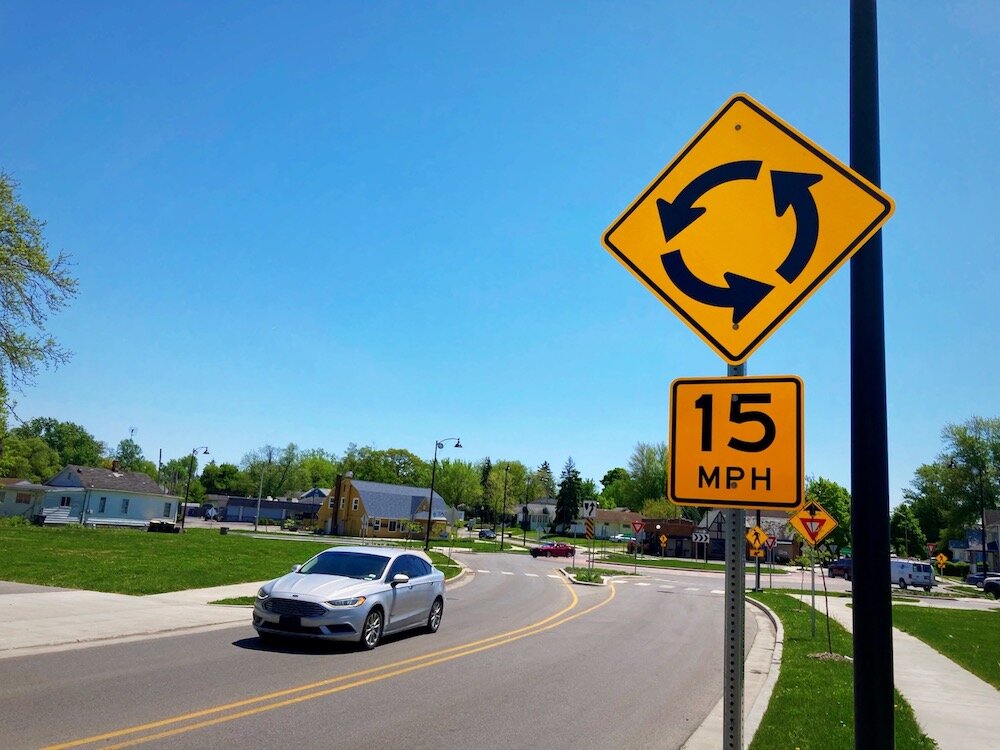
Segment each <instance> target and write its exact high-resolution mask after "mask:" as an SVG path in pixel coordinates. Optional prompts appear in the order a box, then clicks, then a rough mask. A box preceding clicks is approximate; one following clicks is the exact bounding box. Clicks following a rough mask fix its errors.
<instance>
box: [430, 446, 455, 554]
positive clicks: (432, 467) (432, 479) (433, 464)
mask: <svg viewBox="0 0 1000 750" xmlns="http://www.w3.org/2000/svg"><path fill="white" fill-rule="evenodd" d="M452 440H454V441H455V447H456V448H461V447H462V439H461V438H441V439H440V440H435V441H434V461H433V463H432V464H431V494H430V497H428V498H427V530H426V531H425V532H424V552H429V551H430V549H431V509H432V508H433V507H434V479H435V476H436V474H437V465H438V449H439V448H444V444H445V443H450V442H451V441H452Z"/></svg>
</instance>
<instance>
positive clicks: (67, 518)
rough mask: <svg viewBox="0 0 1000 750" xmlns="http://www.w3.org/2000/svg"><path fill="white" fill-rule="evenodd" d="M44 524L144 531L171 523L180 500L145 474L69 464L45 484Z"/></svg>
mask: <svg viewBox="0 0 1000 750" xmlns="http://www.w3.org/2000/svg"><path fill="white" fill-rule="evenodd" d="M45 485H46V495H45V503H44V505H43V507H42V515H43V516H44V517H45V523H51V524H72V523H76V524H83V525H86V526H126V527H128V526H132V527H141V528H145V527H146V526H148V525H149V522H150V521H152V520H168V521H173V520H174V519H175V518H176V516H177V508H178V504H179V502H180V500H179V499H178V498H176V497H173V496H171V495H167V494H166V493H165V492H164V490H163V489H162V488H161V487H160V486H159V485H158V484H157V483H156V482H154V481H153V480H152V479H150V478H149V477H148V476H146V475H145V474H142V473H140V472H137V471H124V470H121V469H119V468H118V463H117V461H116V462H115V463H114V464H112V467H111V468H110V469H100V468H95V467H93V466H75V465H72V464H71V465H69V466H67V467H66V468H65V469H63V470H62V471H60V472H59V473H58V474H56V475H55V476H54V477H52V479H50V480H49V481H47V482H46V483H45Z"/></svg>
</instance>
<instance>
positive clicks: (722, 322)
mask: <svg viewBox="0 0 1000 750" xmlns="http://www.w3.org/2000/svg"><path fill="white" fill-rule="evenodd" d="M893 208H894V207H893V202H892V199H891V198H889V196H888V195H886V194H885V193H883V192H882V191H881V190H879V189H878V188H877V187H876V186H875V185H873V184H872V183H871V182H869V181H868V180H866V179H865V178H864V177H862V176H861V175H859V174H858V173H856V172H854V171H853V170H851V169H850V168H849V167H848V166H846V165H845V164H843V163H841V162H840V161H838V160H837V159H835V158H834V157H833V156H831V155H830V154H828V153H827V152H826V151H824V150H823V149H821V148H820V147H819V146H817V145H816V144H815V143H813V142H812V141H810V140H809V139H807V138H806V137H805V136H804V135H802V134H801V133H799V132H798V131H796V130H795V129H793V128H792V127H791V126H790V125H788V124H787V123H785V122H783V121H782V120H781V119H779V118H778V117H777V116H776V115H775V114H773V113H772V112H770V111H768V110H767V109H765V108H764V107H763V106H762V105H761V104H759V103H758V102H756V101H754V100H753V99H751V98H750V97H749V96H747V95H746V94H737V95H735V96H733V97H732V98H731V99H730V100H729V101H727V102H726V103H725V105H724V106H723V107H722V109H721V110H719V112H718V113H716V115H715V116H714V117H713V118H712V119H711V120H710V121H709V122H708V123H707V124H706V125H705V126H704V127H702V129H701V130H700V131H699V132H698V134H697V135H696V136H695V137H694V139H693V140H692V141H691V142H690V143H689V144H688V145H687V146H686V147H685V148H684V150H683V151H681V153H680V154H679V155H678V156H677V157H675V158H674V160H673V161H672V162H671V163H670V165H669V166H667V168H666V169H665V170H664V171H663V172H662V173H661V174H660V175H658V176H657V177H656V179H655V180H653V182H652V184H650V185H649V186H648V187H647V188H646V190H645V191H643V193H642V194H641V195H640V196H639V197H638V198H636V199H635V200H634V201H633V202H632V203H631V204H630V205H629V207H628V208H626V209H625V211H624V213H622V215H621V216H619V217H618V219H616V220H615V222H614V223H613V224H612V225H611V226H610V227H609V228H608V230H607V231H606V232H605V234H604V237H603V243H604V246H605V248H606V249H607V250H608V251H609V252H611V253H612V254H613V255H614V256H615V257H616V258H617V259H618V260H619V261H620V262H621V263H622V265H624V266H625V267H626V268H627V269H628V270H629V271H631V273H632V274H633V275H634V276H635V277H636V278H637V279H638V280H639V281H641V282H642V283H643V284H644V285H645V286H646V288H648V289H649V290H650V291H651V292H653V294H655V295H656V296H657V297H659V298H660V300H662V301H663V303H664V304H666V305H667V306H668V307H669V308H671V309H672V310H673V311H674V312H675V313H676V314H677V315H678V316H679V317H680V318H681V319H682V320H683V321H684V322H685V323H686V324H687V325H688V326H689V327H690V328H691V329H692V330H693V331H694V332H695V333H696V334H698V335H699V336H700V337H701V338H702V339H703V340H704V341H705V343H707V344H708V345H709V346H710V347H712V348H713V349H714V350H715V351H716V352H717V353H718V354H719V355H720V356H721V357H722V358H723V359H725V360H726V361H727V362H730V363H732V364H740V363H742V362H744V361H745V360H746V359H747V357H749V356H750V354H751V353H752V352H753V351H754V350H755V349H756V348H757V347H759V346H760V345H761V344H762V343H763V342H764V340H765V339H767V337H768V336H770V335H771V334H772V333H773V332H774V331H775V330H776V329H777V328H778V326H779V325H781V323H783V322H784V321H785V319H787V318H788V316H789V315H791V314H792V313H793V312H794V311H795V310H796V309H798V307H799V306H800V305H802V303H803V302H805V301H806V299H808V298H809V297H810V296H811V295H812V294H813V293H814V292H815V291H816V289H817V288H818V287H819V286H820V285H821V284H822V283H823V282H824V281H825V280H826V279H827V278H829V277H830V276H831V275H832V274H833V273H834V271H836V270H837V269H838V268H839V267H840V266H841V265H843V263H844V262H845V261H847V259H848V258H850V257H851V255H853V254H854V253H855V252H857V251H858V250H859V249H860V248H861V247H862V246H863V245H864V243H865V242H866V241H867V240H868V238H869V237H871V236H872V235H873V234H874V233H875V232H877V231H878V229H879V228H880V227H881V226H882V225H883V224H884V223H885V222H886V221H887V220H888V218H889V217H890V216H891V215H892V212H893Z"/></svg>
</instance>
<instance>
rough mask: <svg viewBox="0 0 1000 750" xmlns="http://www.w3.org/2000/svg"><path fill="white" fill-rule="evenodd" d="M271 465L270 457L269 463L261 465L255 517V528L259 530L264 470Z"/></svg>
mask: <svg viewBox="0 0 1000 750" xmlns="http://www.w3.org/2000/svg"><path fill="white" fill-rule="evenodd" d="M270 465H271V458H270V457H268V459H267V464H265V465H262V466H261V467H260V487H258V489H257V512H256V513H255V514H254V517H253V530H254V531H257V522H258V521H260V497H261V495H263V494H264V471H265V470H266V468H267V467H268V466H270Z"/></svg>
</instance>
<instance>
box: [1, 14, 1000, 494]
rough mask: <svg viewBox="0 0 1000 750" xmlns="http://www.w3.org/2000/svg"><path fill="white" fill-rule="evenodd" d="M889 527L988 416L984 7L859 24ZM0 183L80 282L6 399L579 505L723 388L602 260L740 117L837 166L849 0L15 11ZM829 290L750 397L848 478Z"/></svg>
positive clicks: (991, 120) (841, 342)
mask: <svg viewBox="0 0 1000 750" xmlns="http://www.w3.org/2000/svg"><path fill="white" fill-rule="evenodd" d="M879 22H880V32H881V33H880V56H881V61H880V62H881V78H880V84H881V94H882V99H881V128H882V184H883V187H884V189H885V190H886V191H887V192H888V193H889V194H890V195H892V196H893V198H894V199H895V201H896V206H897V208H896V213H895V216H894V217H893V218H892V219H891V220H890V222H889V224H888V225H887V227H886V230H885V232H884V247H885V297H886V339H887V369H888V412H889V442H890V446H889V447H890V460H889V463H890V487H891V491H892V502H893V504H895V503H896V502H898V500H899V499H900V497H901V491H902V489H903V488H904V487H905V486H907V484H908V483H909V481H910V480H911V478H912V476H913V470H914V469H915V468H916V467H917V466H919V465H920V464H921V463H924V462H927V461H930V460H932V459H933V458H934V457H935V455H936V454H937V453H938V452H939V450H940V449H941V440H940V431H941V428H942V427H943V426H944V425H945V424H946V423H948V422H960V421H964V420H965V419H967V418H969V417H971V416H973V415H981V416H998V415H1000V389H998V387H997V382H998V375H997V373H998V372H1000V356H998V353H997V351H998V344H997V341H998V336H997V330H996V329H997V323H998V322H1000V313H998V309H997V300H998V294H997V290H998V286H1000V284H998V282H1000V271H998V267H1000V264H998V262H997V256H998V250H1000V247H998V242H997V228H996V227H997V208H996V206H997V197H998V196H997V188H996V180H997V164H998V159H997V156H998V148H997V138H996V130H997V123H998V121H1000V87H998V71H1000V45H998V44H997V39H998V38H1000V3H996V2H991V1H990V0H982V1H980V2H953V3H942V2H937V1H936V0H920V1H913V0H905V1H904V0H898V1H896V2H883V3H881V7H880V17H879ZM0 46H2V48H3V50H4V51H3V55H2V62H0V77H2V78H0V80H2V82H3V92H4V94H3V110H4V114H3V116H2V117H0V168H3V169H4V170H6V171H7V172H8V173H10V174H12V175H13V176H14V177H15V178H16V179H18V180H19V181H20V183H21V196H22V199H23V200H24V201H25V202H26V203H27V204H28V206H29V207H30V208H31V209H32V211H33V212H34V213H35V214H36V215H37V216H39V217H41V218H44V219H45V220H47V221H48V230H47V237H48V240H49V243H50V246H51V248H52V250H53V251H56V250H65V251H67V252H69V253H71V254H72V255H73V259H74V262H75V263H76V267H75V272H76V274H77V276H78V277H79V279H80V295H79V297H78V298H77V299H76V301H75V302H74V303H73V304H72V306H71V307H70V308H69V309H68V310H67V311H65V312H63V313H61V314H60V315H58V316H57V317H54V318H53V319H52V320H51V329H52V331H53V332H54V333H55V335H56V336H57V337H58V338H59V339H60V340H61V341H62V342H63V343H64V344H65V345H66V346H67V347H68V348H70V349H71V350H73V351H74V352H75V356H74V358H73V360H72V362H71V363H70V364H68V365H66V366H64V367H62V368H60V369H58V370H56V371H51V372H44V373H42V374H41V376H40V377H39V378H38V379H37V382H36V384H35V386H34V387H33V388H30V389H29V390H27V391H26V392H24V393H21V394H14V396H15V398H16V400H17V402H18V406H17V411H18V414H19V416H20V417H22V418H24V419H28V418H31V417H35V416H53V417H56V418H58V419H61V420H70V421H74V422H78V423H80V424H82V425H84V426H85V427H87V428H88V429H89V430H90V431H91V432H93V433H94V434H95V435H96V437H98V438H99V439H101V440H104V441H106V442H107V443H109V444H110V445H114V444H116V443H117V442H118V441H119V440H121V439H122V438H125V437H127V436H128V434H129V428H130V427H134V428H136V430H137V432H136V439H137V441H138V442H139V444H140V445H141V446H142V448H143V450H144V451H145V454H146V456H147V457H148V458H151V459H153V460H154V461H155V460H156V457H157V452H158V450H159V449H160V448H162V449H163V452H164V458H165V459H166V458H170V457H176V456H180V455H184V454H185V453H187V452H188V451H190V450H191V448H192V447H194V446H196V445H206V444H207V445H208V446H209V447H210V449H211V452H212V456H213V457H214V458H215V459H216V460H217V461H220V462H221V461H232V462H238V461H239V460H240V458H241V457H242V456H243V454H244V453H245V452H247V451H248V450H251V449H253V448H256V447H258V446H260V445H263V444H265V443H273V444H276V445H283V444H285V443H287V442H289V441H294V442H296V443H297V444H298V445H299V446H300V447H303V448H314V447H321V448H324V449H326V450H329V451H332V452H334V453H338V454H339V453H341V452H343V450H344V448H345V447H346V446H347V444H348V443H349V442H356V443H358V444H361V445H364V444H372V445H375V446H376V447H379V448H389V447H403V448H407V449H409V450H412V451H413V452H415V453H417V454H418V455H421V456H423V457H424V458H426V459H428V460H429V459H430V457H431V453H432V452H433V443H434V440H435V439H437V438H443V437H448V436H460V437H461V438H462V442H463V444H464V445H465V449H464V450H463V451H461V452H460V453H459V452H454V451H446V452H445V453H444V454H443V455H445V456H449V455H450V456H456V457H457V456H460V457H462V458H465V459H471V460H478V459H480V458H482V457H483V456H486V455H489V456H491V457H492V458H493V459H494V460H496V459H503V458H510V459H518V460H522V461H525V462H526V463H528V464H530V465H537V464H538V463H540V462H542V461H543V460H548V461H549V462H550V464H551V465H552V467H553V469H554V470H555V471H556V472H558V471H559V469H561V467H562V465H563V463H564V462H565V460H566V458H567V456H572V457H573V458H574V459H575V461H576V462H577V464H578V466H579V467H580V469H581V471H582V472H583V474H584V476H587V477H592V478H594V479H595V480H599V479H600V478H601V476H602V475H603V473H604V472H605V471H606V470H607V469H609V468H611V467H614V466H618V465H625V463H626V461H627V460H628V457H629V454H630V453H631V450H632V448H633V446H634V445H635V443H636V442H637V441H640V440H641V441H647V442H652V441H665V440H666V432H667V400H668V386H669V383H670V381H671V380H672V379H674V378H676V377H694V376H703V375H713V376H714V375H722V374H724V371H725V368H724V365H723V362H722V361H721V360H720V359H719V358H718V357H717V355H715V354H714V353H713V352H712V351H710V350H709V349H708V347H707V346H705V345H704V344H703V343H702V342H701V340H700V339H698V338H697V337H696V336H695V335H694V334H692V333H691V332H690V331H689V330H688V329H687V328H686V327H685V326H684V325H683V324H682V323H681V322H680V321H679V320H678V319H677V318H676V317H674V316H673V315H672V314H671V313H670V312H669V311H668V310H667V309H666V308H665V307H664V306H663V305H662V304H661V303H660V302H659V301H657V300H656V299H655V298H654V297H653V296H652V295H651V294H650V293H649V292H648V291H647V290H646V289H644V288H643V287H642V286H641V285H640V284H638V283H637V282H636V281H635V280H634V279H633V278H632V277H631V276H630V275H629V274H628V273H627V272H626V271H625V270H624V269H623V268H622V267H621V266H620V265H619V264H618V263H617V262H616V261H615V260H614V259H613V258H612V257H611V256H610V255H609V254H608V253H607V252H606V251H605V250H604V249H602V247H601V244H600V237H601V234H602V232H603V231H604V230H605V229H606V228H607V226H608V225H609V224H610V223H611V221H612V220H613V219H614V218H615V217H616V216H617V215H618V214H619V212H620V211H622V210H623V209H624V208H625V207H626V205H627V204H628V203H629V202H630V201H631V200H632V199H633V198H634V197H635V196H636V195H637V194H638V193H639V192H640V191H641V190H642V188H643V187H645V185H646V184H647V183H648V182H649V181H650V180H651V179H652V178H653V177H654V176H655V175H656V174H657V173H658V172H659V171H660V170H661V169H662V168H663V167H664V166H665V165H666V164H667V163H668V162H669V161H670V160H671V159H672V158H673V156H674V155H675V154H676V153H677V152H678V151H679V150H680V149H681V148H682V147H683V146H684V144H685V143H686V142H687V141H688V139H689V138H690V137H691V136H693V135H694V133H695V132H696V131H697V130H698V128H699V127H701V125H702V124H703V123H704V122H705V121H706V120H707V119H708V118H709V116H710V115H711V114H712V113H714V112H715V111H716V110H717V109H718V107H720V106H721V105H722V103H723V102H724V101H725V100H726V99H727V98H728V97H729V96H730V95H731V94H733V93H735V92H739V91H743V92H747V93H749V94H751V95H752V96H754V97H755V98H756V99H758V100H759V101H760V102H762V103H763V104H764V105H765V106H767V107H769V108H770V109H772V110H774V111H775V112H776V113H778V114H779V115H780V116H781V117H783V118H784V119H786V120H787V121H789V122H790V123H791V124H792V125H794V126H795V127H796V128H798V129H799V130H801V131H802V132H804V133H806V134H807V135H808V136H809V137H810V138H812V139H813V140H814V141H816V142H818V143H819V144H821V145H822V146H823V147H824V148H826V149H827V150H828V151H830V152H832V153H833V154H834V155H836V156H838V157H839V158H841V159H843V160H845V161H847V160H848V159H849V151H848V135H849V130H848V128H849V121H848V3H847V2H821V3H802V2H797V1H795V0H788V1H787V2H754V3H748V2H745V1H743V2H712V3H689V2H628V3H626V2H621V3H611V2H599V3H595V2H545V3H538V2H507V3H486V2H468V3H457V2H449V3H436V2H420V3H412V2H365V3H361V2H356V3H346V2H341V3H320V2H311V3H310V2H307V3H283V4H279V3H266V2H260V3H246V2H235V3H222V2H211V3H204V2H192V3H181V2H171V3H133V2H120V3H108V2H88V3H76V2H62V3H52V2H32V3H24V2H7V1H5V2H2V3H0ZM848 277H849V274H848V272H847V270H846V269H844V270H843V271H842V272H841V273H839V274H838V275H837V276H835V277H834V278H833V279H832V280H831V281H830V282H829V283H827V284H826V285H825V286H824V287H823V288H822V289H821V290H820V291H819V292H818V293H817V294H816V295H814V296H813V298H812V299H811V300H809V301H808V302H807V304H806V305H805V306H804V307H803V308H802V309H801V310H799V311H798V312H797V313H796V314H795V315H794V316H793V317H792V318H791V320H790V321H789V322H787V323H786V324H785V325H784V326H783V327H782V328H781V329H779V330H778V332H777V333H776V334H775V335H774V336H772V337H771V339H770V340H769V341H767V342H766V343H765V344H764V346H763V347H762V348H761V349H760V350H759V352H758V353H757V354H755V355H754V356H753V358H752V359H751V360H750V363H749V371H750V373H751V374H785V373H792V374H797V375H800V376H801V377H802V378H803V379H804V380H805V384H806V394H807V400H806V409H807V420H806V450H807V472H808V473H809V474H813V475H823V476H827V477H829V478H831V479H834V480H836V481H838V482H840V483H842V484H844V485H846V486H850V419H849V404H850V392H849V356H850V351H849V311H848V299H849V278H848Z"/></svg>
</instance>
